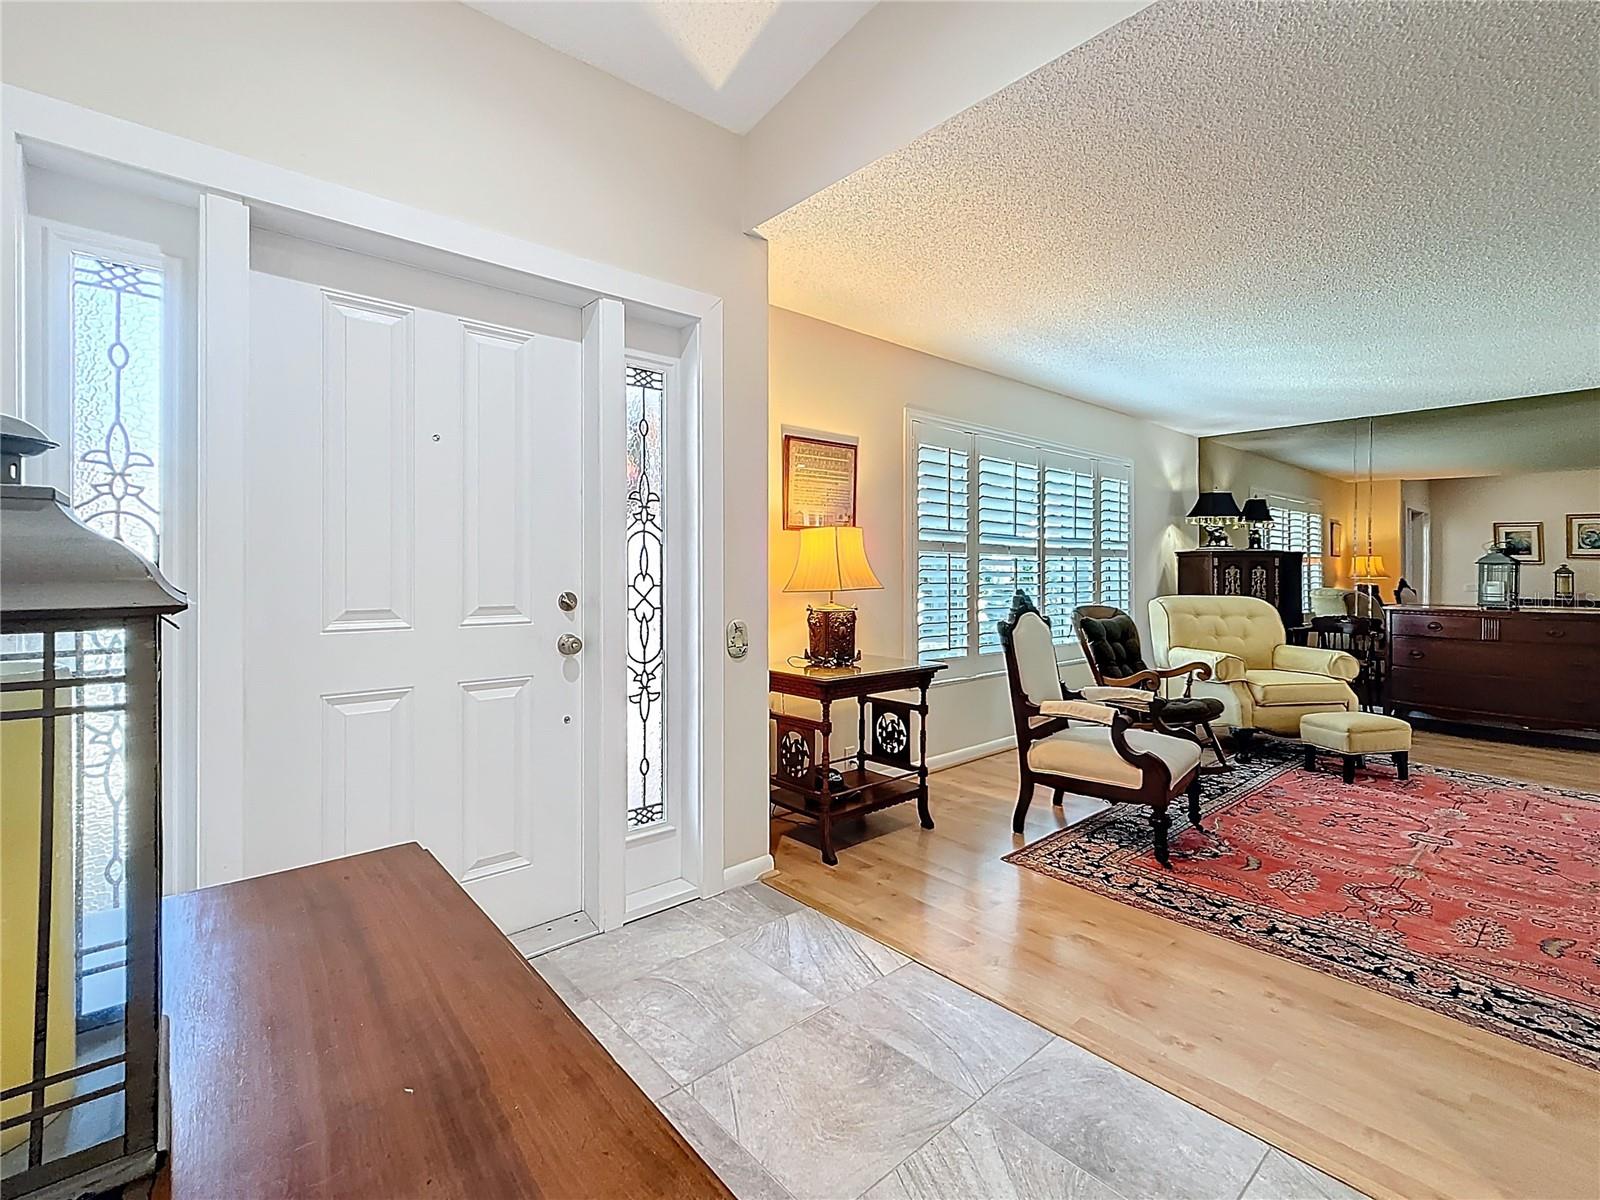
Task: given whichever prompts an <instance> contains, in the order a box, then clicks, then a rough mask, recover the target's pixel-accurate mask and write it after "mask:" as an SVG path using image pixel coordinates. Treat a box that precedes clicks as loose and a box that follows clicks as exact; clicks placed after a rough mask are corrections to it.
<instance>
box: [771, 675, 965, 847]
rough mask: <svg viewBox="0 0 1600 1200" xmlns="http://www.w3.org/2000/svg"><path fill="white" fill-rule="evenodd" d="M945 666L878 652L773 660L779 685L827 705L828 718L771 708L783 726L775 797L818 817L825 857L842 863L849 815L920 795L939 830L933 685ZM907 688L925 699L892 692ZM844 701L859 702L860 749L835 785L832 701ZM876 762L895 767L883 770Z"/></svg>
mask: <svg viewBox="0 0 1600 1200" xmlns="http://www.w3.org/2000/svg"><path fill="white" fill-rule="evenodd" d="M942 670H944V664H943V663H919V662H909V661H906V660H904V659H898V658H878V657H873V656H865V657H863V658H862V659H861V661H860V662H858V663H857V664H856V665H855V666H853V667H805V666H799V667H797V666H792V665H790V664H788V663H774V664H773V665H772V669H771V671H770V673H769V677H770V685H769V686H770V687H771V690H772V691H774V692H777V693H778V694H779V695H781V696H798V697H801V698H803V699H807V700H815V701H816V702H817V703H818V704H820V705H821V706H822V717H821V719H820V720H814V719H812V718H810V717H801V716H796V715H793V714H790V713H781V712H774V713H772V714H771V717H772V720H773V722H774V723H775V724H776V725H777V761H776V763H775V769H774V771H773V772H772V802H773V803H774V804H776V805H778V806H780V807H782V808H785V809H788V810H789V811H790V812H794V813H798V814H800V815H801V816H805V817H809V818H810V819H811V820H812V821H814V822H815V823H816V826H817V830H818V833H819V834H820V836H821V840H822V861H823V862H825V863H827V864H828V865H829V866H830V867H831V866H836V865H837V864H838V862H839V859H838V857H837V856H836V855H835V854H834V852H833V822H835V821H837V820H840V819H841V818H844V817H855V816H861V815H863V814H865V813H869V812H873V811H875V810H877V809H880V808H888V807H889V806H890V805H891V804H900V803H903V802H904V801H906V800H913V799H914V800H916V802H917V816H918V817H920V818H921V820H922V827H923V828H924V829H932V828H933V817H932V816H931V815H930V814H929V812H928V761H927V760H928V685H929V684H931V683H932V682H933V677H934V676H935V675H936V674H938V673H939V672H940V671H942ZM902 691H914V692H916V693H917V694H918V697H919V698H918V700H917V702H916V703H915V704H913V703H911V702H910V701H908V700H897V699H895V698H894V697H892V696H889V695H886V694H885V693H888V692H902ZM841 700H856V701H858V710H857V714H856V753H855V754H854V755H853V756H852V758H851V759H846V760H845V761H846V762H850V761H854V763H855V765H854V766H853V767H851V768H850V769H848V770H844V771H841V772H840V776H841V779H840V781H839V782H838V783H836V784H834V783H830V781H829V778H828V771H827V768H828V767H830V766H831V765H832V763H833V756H832V753H831V751H830V748H829V745H830V739H831V737H832V734H833V718H832V707H833V705H835V704H837V703H838V702H839V701H841ZM913 716H915V718H916V719H915V720H914V721H913V719H912V718H913ZM913 727H915V732H914V733H913ZM868 763H874V764H877V765H878V766H882V767H887V768H888V771H875V770H873V769H871V768H870V767H868V765H867V764H868Z"/></svg>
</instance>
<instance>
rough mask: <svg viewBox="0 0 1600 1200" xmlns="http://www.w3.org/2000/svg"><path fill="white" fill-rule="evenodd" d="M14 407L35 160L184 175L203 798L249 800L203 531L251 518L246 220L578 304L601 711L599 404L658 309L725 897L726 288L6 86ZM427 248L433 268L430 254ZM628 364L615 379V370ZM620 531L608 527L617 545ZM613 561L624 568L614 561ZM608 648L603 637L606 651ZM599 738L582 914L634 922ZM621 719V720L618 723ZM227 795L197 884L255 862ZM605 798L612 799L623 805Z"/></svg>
mask: <svg viewBox="0 0 1600 1200" xmlns="http://www.w3.org/2000/svg"><path fill="white" fill-rule="evenodd" d="M0 115H3V125H0V147H3V150H0V171H3V177H0V193H3V194H0V222H3V224H4V236H3V237H0V297H3V298H4V301H3V302H4V304H5V306H6V311H4V312H3V313H0V359H3V360H4V364H3V368H0V410H3V411H5V412H10V413H20V412H21V411H22V404H21V401H22V398H23V396H24V395H25V389H24V383H23V381H24V378H25V376H24V362H23V353H22V351H23V345H24V338H23V328H22V321H23V317H24V314H25V311H26V308H25V305H24V304H23V285H24V282H25V281H24V265H23V258H22V247H23V237H24V222H25V220H26V217H27V204H26V197H25V193H24V187H25V180H26V166H25V163H26V158H27V156H28V155H29V154H30V153H33V154H38V153H46V154H49V153H61V152H65V153H66V154H68V155H69V156H77V157H79V158H88V159H92V160H99V162H100V163H103V164H108V165H109V169H111V170H115V169H117V168H118V167H123V168H132V169H133V170H134V171H136V172H141V173H144V174H146V175H150V176H155V177H158V178H159V179H161V180H164V181H171V182H172V183H174V184H175V185H176V186H177V187H179V188H185V187H186V188H192V189H196V190H197V191H198V192H199V193H200V199H199V216H200V237H199V243H200V244H199V247H198V257H199V294H200V307H201V320H200V326H199V338H198V340H199V359H200V361H199V396H198V406H199V411H198V420H199V429H200V463H199V470H200V476H201V480H202V483H201V494H200V496H199V504H198V506H197V507H198V514H197V516H198V522H199V535H200V539H199V540H200V544H201V546H202V547H209V548H208V549H204V550H203V551H202V554H201V558H200V563H199V572H198V580H199V583H198V586H197V588H196V594H195V596H194V597H193V600H194V609H195V614H196V618H197V622H198V626H197V627H198V632H199V641H200V645H201V650H200V652H199V680H198V706H199V707H198V712H199V729H198V731H197V735H196V738H197V741H196V761H197V766H198V786H197V792H198V794H199V795H201V796H209V797H220V796H235V797H237V796H239V795H241V792H242V789H241V788H240V787H239V786H238V781H239V779H240V777H241V775H242V769H243V728H244V719H245V716H244V711H243V705H242V698H240V697H239V694H238V680H239V678H240V671H239V669H238V668H239V665H240V663H239V661H238V660H239V656H240V655H241V654H242V647H243V630H242V612H243V603H242V581H243V578H244V561H243V552H242V548H240V547H238V546H237V544H235V545H234V546H233V547H229V548H227V549H219V547H222V546H224V545H225V543H226V541H227V539H222V538H212V539H207V538H206V537H205V531H206V529H207V528H208V527H210V526H211V525H212V523H214V522H215V523H219V524H220V525H221V527H222V528H224V529H240V528H243V520H242V518H243V505H244V498H243V494H242V487H241V484H240V482H239V481H240V480H241V479H242V477H243V472H242V470H236V469H230V468H233V467H236V466H237V465H238V464H240V463H242V461H243V455H244V444H243V421H242V413H241V412H240V411H239V407H238V403H237V398H238V397H240V396H243V395H246V394H247V392H248V388H247V375H248V372H247V365H248V349H247V331H248V311H249V304H248V282H249V281H248V270H249V232H250V227H251V223H252V220H255V221H256V222H257V223H259V224H264V225H268V226H269V227H272V228H277V229H281V230H283V231H285V232H302V233H303V232H304V231H305V230H306V229H307V228H308V227H309V228H311V229H314V230H316V231H317V232H318V236H319V239H320V240H327V238H326V231H327V230H328V229H329V228H331V226H339V227H342V228H341V232H340V235H339V241H340V242H341V244H343V246H344V248H348V249H352V250H356V251H366V252H374V251H376V250H381V251H382V252H383V253H384V254H385V255H387V256H390V257H393V256H394V255H395V254H396V253H401V254H410V253H414V254H415V256H416V259H417V263H416V265H419V266H423V267H428V266H429V265H430V264H431V265H435V266H437V262H438V258H439V255H440V253H441V252H442V253H443V254H447V255H450V256H453V259H454V261H457V262H459V261H460V260H469V261H470V263H471V264H472V265H473V266H475V267H477V266H481V268H482V270H483V271H485V272H486V273H491V274H494V275H495V276H496V277H497V278H498V279H499V280H500V286H505V283H504V280H505V272H506V270H507V269H509V270H510V271H514V272H517V273H518V275H519V276H521V277H523V278H524V282H525V283H526V288H527V290H528V291H529V292H530V294H535V295H543V296H545V297H546V298H549V299H554V300H558V301H560V302H562V303H566V304H571V305H574V306H577V307H580V308H582V309H583V316H584V320H583V326H584V338H583V344H584V367H585V370H584V392H585V399H586V401H587V400H590V399H594V400H600V399H602V398H603V397H604V395H605V390H609V389H615V394H614V396H612V397H611V398H612V399H614V400H615V401H616V403H615V404H607V403H596V404H594V405H592V406H589V405H586V407H587V408H588V411H589V412H591V413H594V414H595V416H594V418H593V424H592V427H591V426H587V425H586V428H585V468H586V478H587V479H606V478H612V479H616V480H617V481H618V486H617V487H616V488H615V489H607V490H604V491H602V493H601V495H600V496H599V497H598V498H599V499H601V500H602V501H604V503H602V505H601V509H602V517H601V520H600V521H599V522H598V523H597V524H598V530H597V531H591V535H590V536H591V538H592V539H599V541H598V542H594V541H592V542H591V544H590V545H589V546H588V547H586V550H587V553H586V554H585V566H584V575H585V586H586V589H587V590H588V591H589V595H590V597H592V598H593V600H594V610H593V611H592V612H591V613H590V618H591V620H592V621H594V622H595V623H594V624H592V625H586V627H587V628H589V629H590V630H592V631H599V636H598V637H595V636H594V634H593V633H592V632H591V637H590V642H591V647H592V649H593V651H594V658H593V660H592V661H591V662H590V663H589V669H590V670H592V671H594V672H595V673H596V676H597V677H598V680H599V686H593V687H589V688H586V689H585V703H586V705H591V706H593V705H598V706H599V709H598V711H599V712H600V713H605V712H608V711H609V712H615V713H618V714H620V713H621V712H622V705H623V703H624V699H623V697H624V694H625V687H626V674H625V665H624V661H623V657H622V654H623V649H622V639H621V634H620V631H621V628H622V621H623V619H624V618H623V607H622V598H623V590H622V589H623V582H624V573H623V561H624V560H623V556H622V554H621V553H618V554H616V555H614V556H611V555H607V554H604V553H599V552H597V550H598V548H599V547H603V546H606V545H610V546H615V547H618V548H619V550H620V547H621V546H622V545H623V544H624V538H623V537H622V535H621V531H622V529H623V526H624V522H625V515H624V513H623V508H622V496H623V491H622V487H621V481H622V480H623V479H624V478H625V473H624V471H623V469H622V463H623V462H624V459H625V442H624V441H623V431H622V429H621V428H620V427H619V428H609V427H607V426H606V425H605V424H604V423H603V422H604V417H603V415H602V414H605V413H608V412H614V413H615V414H617V415H618V418H620V414H621V413H622V411H623V409H622V405H621V392H622V371H621V363H622V359H623V329H622V318H623V312H624V308H625V307H627V306H637V307H638V308H639V310H640V312H641V313H643V314H645V315H648V316H650V317H651V318H652V319H655V320H658V321H664V322H665V323H668V324H674V325H678V326H680V327H683V328H685V330H686V338H685V344H686V350H685V360H686V362H688V363H689V364H690V367H689V369H688V370H687V371H686V372H685V374H686V378H685V398H686V400H687V402H688V403H687V405H686V409H687V411H688V413H689V414H690V422H689V423H690V424H691V425H692V431H691V430H684V431H683V432H682V433H681V434H680V436H684V437H689V436H693V437H694V439H695V443H696V450H697V452H696V455H695V462H694V470H693V474H694V476H695V478H694V481H693V482H694V484H695V491H696V493H697V499H698V502H699V514H698V515H699V521H698V528H697V530H696V534H697V536H696V537H695V538H694V545H693V546H692V547H691V551H692V553H693V555H694V557H695V560H696V564H695V565H696V570H695V576H696V578H697V579H698V581H699V593H698V596H697V602H698V611H697V613H696V620H694V621H693V622H692V626H691V631H690V636H691V637H692V638H693V640H694V642H695V647H694V649H695V653H694V655H693V657H692V662H693V664H694V665H695V668H696V679H695V682H696V685H697V686H696V700H697V703H696V705H695V709H696V711H695V712H694V713H693V714H690V716H691V718H692V719H690V720H681V721H679V724H680V726H682V727H683V728H684V729H685V731H686V732H687V731H691V730H692V741H693V743H694V744H693V745H692V747H690V752H691V753H692V755H693V757H694V759H695V760H696V766H697V768H698V772H697V773H698V784H699V787H698V792H699V795H698V803H699V808H700V815H701V820H700V822H699V833H700V838H699V841H700V858H701V860H702V861H703V862H704V863H705V864H707V866H709V867H711V868H712V869H707V870H702V871H701V872H700V874H701V879H700V889H699V890H700V894H701V895H702V896H709V895H714V894H716V893H717V892H720V891H721V890H722V889H723V874H722V871H721V870H718V869H715V866H714V864H719V863H720V862H721V860H722V821H723V762H722V747H721V744H720V733H721V728H722V713H723V708H724V697H723V691H724V688H723V672H722V670H721V663H720V653H721V646H722V627H723V622H724V597H723V552H722V530H723V504H722V490H723V484H722V301H721V300H720V299H719V298H718V297H715V296H712V295H708V294H706V293H704V292H699V291H695V290H693V289H690V288H685V287H680V286H678V285H676V284H672V283H667V282H664V281H662V280H658V279H652V278H650V277H648V276H645V275H640V274H637V273H635V272H632V271H627V270H623V269H620V268H618V267H614V266H611V265H609V264H606V263H599V262H594V261H592V260H590V259H585V258H581V257H579V256H577V255H573V254H568V253H566V252H564V251H561V250H556V249H553V248H551V247H547V246H541V245H539V244H537V243H534V242H529V241H525V240H523V239H521V238H518V237H514V236H512V235H510V234H506V233H499V232H496V231H494V230H489V229H484V228H481V227H479V226H476V225H472V224H470V223H468V222H465V221H461V220H457V219H455V218H452V217H445V216H441V215H439V214H436V213H430V212H427V211H425V210H422V209H418V208H413V207H411V206H409V205H404V204H399V203H397V202H395V201H391V200H386V199H383V198H382V197H379V196H374V195H371V194H368V193H365V192H360V191H356V190H355V189H353V188H347V187H342V186H339V185H337V184H332V183H328V182H325V181H323V180H319V179H316V178H313V177H311V176H308V175H304V174H302V173H300V172H297V171H291V170H287V169H285V168H282V167H278V166H274V165H272V164H270V163H264V162H260V161H258V160H255V159H251V158H247V157H244V156H243V155H238V154H233V153H230V152H228V151H225V150H219V149H217V148H215V147H212V146H207V145H204V144H202V143H199V142H195V141H191V140H189V139H187V138H182V137H178V136H176V135H173V134H169V133H164V132H162V131H160V130H155V129H151V128H149V127H146V126H143V125H137V124H134V123H133V122H131V121H125V120H122V119H121V118H117V117H111V116H107V115H106V114H104V113H98V112H94V111H92V110H90V109H86V108H80V107H78V106H76V105H73V104H68V103H66V102H65V101H61V100H57V99H53V98H51V97H47V96H42V95H39V94H37V93H34V92H29V91H26V90H24V89H21V88H17V87H14V86H10V85H6V86H4V87H3V88H0ZM430 256H431V259H430ZM613 366H614V367H615V369H614V370H613V369H612V367H613ZM608 535H609V536H608ZM612 557H614V558H615V560H616V561H615V563H612V562H611V561H609V560H610V558H612ZM596 643H598V644H596ZM585 715H586V719H587V720H589V722H590V723H589V726H588V728H589V731H590V733H591V735H592V738H593V741H592V743H591V744H592V746H594V747H595V748H597V750H598V751H599V752H598V753H597V754H596V755H595V757H594V758H593V759H592V761H591V768H592V769H591V771H590V773H589V774H588V775H586V792H587V781H588V779H589V778H590V777H591V776H592V778H593V782H594V785H595V791H594V792H589V793H588V794H591V795H592V794H600V795H606V796H610V797H612V798H613V799H614V800H615V803H613V804H611V805H609V806H607V807H606V808H605V809H604V811H601V806H599V805H595V804H590V805H588V806H587V808H588V809H589V810H594V811H593V812H592V813H591V815H590V816H589V817H588V818H586V825H585V831H586V844H585V847H584V861H585V868H586V869H585V872H584V879H585V883H584V897H585V901H584V902H585V911H586V913H587V914H588V916H589V917H590V918H591V919H592V920H593V921H594V922H595V924H596V925H597V926H598V927H599V928H601V929H610V928H615V927H616V926H618V925H620V924H621V923H622V922H623V920H624V917H625V913H624V881H623V870H622V867H623V851H624V846H625V839H626V819H625V816H624V813H623V809H622V807H621V805H622V803H623V798H624V797H625V796H626V788H625V781H624V780H623V779H622V777H621V772H622V770H623V767H622V763H623V755H622V754H620V753H616V752H615V751H616V747H614V746H609V745H607V744H606V743H607V742H608V741H609V740H610V739H611V735H608V734H607V732H606V722H605V721H604V720H599V719H596V712H595V710H594V709H593V708H591V709H590V710H589V711H587V712H586V714H585ZM616 724H617V725H618V726H619V728H620V725H621V722H620V720H619V721H618V722H616ZM229 807H230V806H228V805H219V804H216V803H212V804H208V805H205V806H203V807H201V808H200V809H199V810H198V811H197V812H196V813H195V814H194V817H195V828H196V831H197V844H198V849H197V861H196V863H195V864H193V866H194V869H195V872H196V877H197V879H198V882H199V883H200V884H201V885H205V884H208V883H212V882H218V881H220V880H222V879H226V878H233V877H236V876H237V875H238V874H239V873H240V871H241V869H242V846H241V837H242V828H241V825H240V822H239V819H238V818H239V814H238V813H237V812H232V813H230V812H229V811H228V810H229ZM611 809H615V812H612V811H611Z"/></svg>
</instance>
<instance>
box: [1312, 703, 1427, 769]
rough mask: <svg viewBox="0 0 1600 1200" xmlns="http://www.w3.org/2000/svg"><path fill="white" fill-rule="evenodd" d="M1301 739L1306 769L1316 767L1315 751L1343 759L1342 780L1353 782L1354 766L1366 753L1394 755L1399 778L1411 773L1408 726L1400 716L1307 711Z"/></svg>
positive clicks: (1409, 728) (1409, 729) (1359, 763)
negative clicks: (1322, 751) (1304, 752)
mask: <svg viewBox="0 0 1600 1200" xmlns="http://www.w3.org/2000/svg"><path fill="white" fill-rule="evenodd" d="M1300 740H1301V741H1302V742H1304V743H1305V744H1306V770H1308V771H1310V770H1313V769H1315V767H1316V765H1317V751H1318V750H1326V751H1327V752H1328V753H1330V754H1337V755H1338V756H1339V757H1340V758H1342V759H1344V781H1345V782H1346V783H1354V782H1355V781H1356V767H1357V766H1358V765H1362V760H1363V759H1364V758H1365V757H1366V756H1367V755H1369V754H1388V755H1392V756H1393V758H1394V769H1395V772H1396V773H1397V774H1398V775H1399V776H1400V778H1401V779H1405V778H1408V777H1409V775H1410V773H1411V726H1410V725H1407V724H1406V723H1405V722H1404V721H1402V720H1400V718H1399V717H1386V716H1384V715H1383V714H1382V713H1370V712H1321V713H1307V714H1306V715H1305V716H1303V717H1301V718H1300Z"/></svg>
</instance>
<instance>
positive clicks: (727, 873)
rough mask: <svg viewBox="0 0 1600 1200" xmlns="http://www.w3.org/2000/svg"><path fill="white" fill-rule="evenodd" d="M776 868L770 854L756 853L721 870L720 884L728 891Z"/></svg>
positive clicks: (754, 880) (759, 878) (749, 882)
mask: <svg viewBox="0 0 1600 1200" xmlns="http://www.w3.org/2000/svg"><path fill="white" fill-rule="evenodd" d="M776 869H777V868H776V867H775V866H774V865H773V862H772V855H770V854H758V855H757V856H756V857H755V858H747V859H745V860H744V862H742V863H734V864H733V866H731V867H728V868H727V869H726V870H724V871H723V872H722V886H723V887H724V888H726V889H727V890H729V891H732V890H733V889H734V888H742V887H744V886H745V885H746V884H751V883H755V882H757V881H758V880H761V879H763V878H765V877H766V876H768V875H770V874H772V872H773V871H775V870H776Z"/></svg>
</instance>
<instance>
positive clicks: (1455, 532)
mask: <svg viewBox="0 0 1600 1200" xmlns="http://www.w3.org/2000/svg"><path fill="white" fill-rule="evenodd" d="M1428 501H1429V508H1430V509H1431V511H1432V513H1433V601H1434V603H1436V604H1475V603H1476V602H1477V589H1478V568H1477V565H1476V564H1477V561H1478V559H1479V558H1480V557H1482V555H1483V553H1484V545H1485V544H1486V543H1487V542H1489V541H1490V540H1492V539H1493V537H1494V525H1495V522H1496V521H1500V522H1506V521H1543V522H1544V562H1543V563H1542V564H1541V565H1539V566H1524V567H1523V568H1522V592H1523V594H1524V595H1529V596H1549V595H1551V594H1552V592H1553V591H1554V588H1555V585H1554V583H1553V581H1552V579H1551V573H1552V572H1553V571H1554V570H1555V569H1556V568H1557V567H1559V566H1560V565H1561V564H1562V563H1566V564H1567V565H1568V566H1570V567H1571V568H1572V570H1573V573H1574V575H1575V576H1576V578H1575V579H1574V580H1573V583H1574V585H1575V586H1576V588H1577V590H1578V593H1579V594H1580V595H1582V594H1583V593H1585V592H1587V593H1588V594H1589V595H1590V596H1591V597H1594V598H1597V599H1600V559H1594V558H1589V559H1583V558H1568V557H1567V514H1568V513H1595V512H1600V470H1592V471H1546V472H1541V473H1538V474H1533V475H1499V476H1491V477H1488V478H1483V479H1435V480H1433V481H1431V483H1430V484H1429V487H1428Z"/></svg>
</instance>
